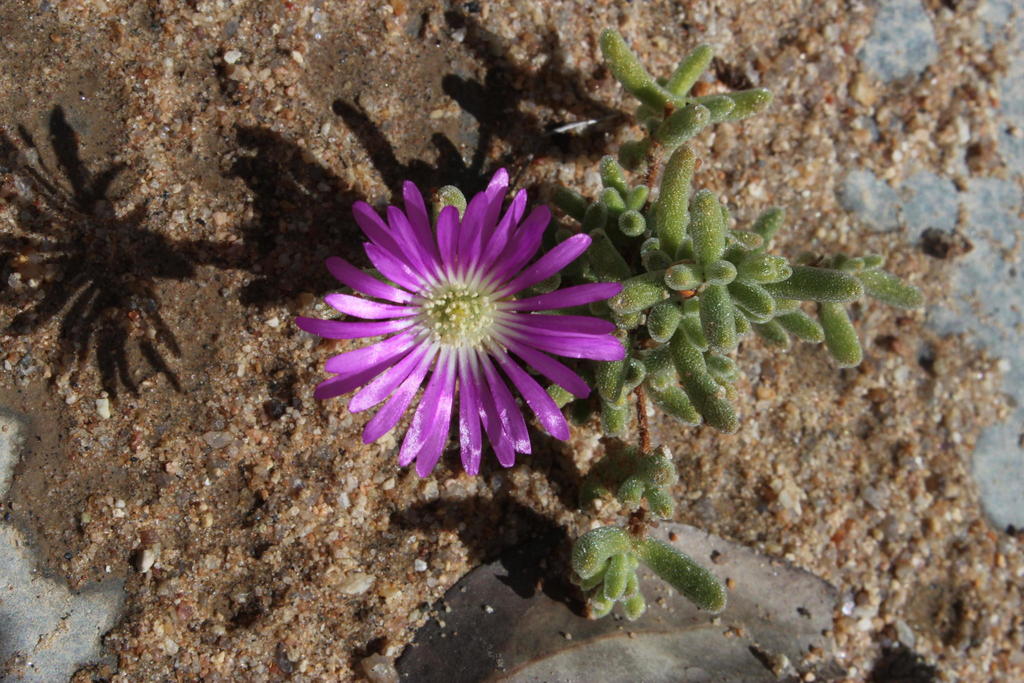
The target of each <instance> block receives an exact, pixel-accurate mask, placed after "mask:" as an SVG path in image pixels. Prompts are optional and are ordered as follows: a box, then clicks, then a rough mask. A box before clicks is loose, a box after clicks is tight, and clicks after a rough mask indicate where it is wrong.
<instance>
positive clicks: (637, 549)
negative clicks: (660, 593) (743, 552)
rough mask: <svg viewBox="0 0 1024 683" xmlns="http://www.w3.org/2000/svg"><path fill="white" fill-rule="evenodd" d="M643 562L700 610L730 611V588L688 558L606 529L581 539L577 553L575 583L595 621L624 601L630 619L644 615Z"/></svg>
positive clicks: (652, 541)
mask: <svg viewBox="0 0 1024 683" xmlns="http://www.w3.org/2000/svg"><path fill="white" fill-rule="evenodd" d="M641 563H642V564H644V565H646V566H647V567H648V568H649V569H650V570H651V571H653V572H654V573H655V574H656V575H657V576H658V577H659V578H661V579H662V580H663V581H665V582H667V583H668V584H669V585H671V586H672V587H673V588H675V589H676V590H677V591H679V592H680V593H681V594H682V595H683V596H684V597H686V598H687V599H688V600H690V601H691V602H693V603H694V604H695V605H697V606H698V607H700V608H701V609H705V610H708V611H709V612H720V611H722V610H723V609H725V603H726V600H727V596H726V592H725V587H724V586H723V585H722V584H721V582H719V580H718V579H717V578H716V577H715V575H714V574H712V573H711V572H710V571H708V570H707V569H705V568H704V567H702V566H700V565H699V564H697V563H696V562H694V561H693V559H692V558H690V557H689V556H688V555H686V554H685V553H683V552H680V551H679V550H677V549H675V548H673V547H672V546H671V545H669V544H668V543H665V542H664V541H659V540H657V539H653V538H645V537H638V536H635V535H633V534H630V533H629V532H627V531H626V530H625V529H620V528H618V527H611V526H605V527H599V528H597V529H593V530H591V531H588V532H587V533H586V534H584V535H583V536H581V537H580V538H579V539H578V540H577V541H576V545H575V546H573V550H572V567H573V581H574V582H575V583H576V584H577V585H578V586H579V587H580V588H581V589H582V590H583V591H584V592H585V593H586V594H587V597H588V604H589V606H590V616H591V617H593V618H595V619H598V618H601V617H603V616H605V615H607V614H608V613H609V612H611V610H612V608H613V607H614V606H615V603H616V602H622V604H623V608H624V610H625V613H626V618H627V619H630V620H633V619H637V618H639V617H640V616H641V615H642V614H643V613H644V611H645V610H646V609H647V603H646V601H645V600H644V596H643V593H641V591H640V581H639V579H638V578H637V573H636V572H637V569H638V568H639V566H640V564H641Z"/></svg>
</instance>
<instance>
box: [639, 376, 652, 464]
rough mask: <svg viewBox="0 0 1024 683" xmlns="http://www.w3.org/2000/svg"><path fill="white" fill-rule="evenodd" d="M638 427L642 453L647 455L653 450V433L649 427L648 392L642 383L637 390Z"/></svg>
mask: <svg viewBox="0 0 1024 683" xmlns="http://www.w3.org/2000/svg"><path fill="white" fill-rule="evenodd" d="M635 393H636V426H637V431H638V432H640V452H641V453H644V454H645V455H646V454H647V453H649V452H650V450H651V433H650V430H649V429H648V426H647V392H646V391H644V385H643V383H642V382H641V383H640V385H639V386H637V388H636V390H635Z"/></svg>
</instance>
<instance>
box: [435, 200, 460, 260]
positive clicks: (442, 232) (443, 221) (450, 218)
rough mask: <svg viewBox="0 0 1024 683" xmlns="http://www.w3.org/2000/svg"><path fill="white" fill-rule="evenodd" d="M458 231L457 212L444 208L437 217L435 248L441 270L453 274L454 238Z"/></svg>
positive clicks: (449, 207) (456, 210)
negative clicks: (439, 255) (438, 255)
mask: <svg viewBox="0 0 1024 683" xmlns="http://www.w3.org/2000/svg"><path fill="white" fill-rule="evenodd" d="M458 231H459V210H458V209H456V208H455V207H454V206H446V207H444V208H443V209H441V213H440V214H438V216H437V248H438V251H439V252H440V254H441V268H442V270H445V271H448V272H454V269H455V267H456V265H457V263H456V258H457V257H456V249H455V238H456V236H457V235H458Z"/></svg>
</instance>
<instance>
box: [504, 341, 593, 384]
mask: <svg viewBox="0 0 1024 683" xmlns="http://www.w3.org/2000/svg"><path fill="white" fill-rule="evenodd" d="M506 345H507V346H508V348H509V350H510V351H512V353H514V354H516V355H517V356H519V357H520V358H522V359H523V360H524V361H526V364H527V365H529V366H530V367H532V368H534V369H535V370H537V371H538V372H540V373H541V374H542V375H544V376H545V377H547V378H548V379H550V380H551V381H552V382H554V383H555V384H557V385H558V386H560V387H562V388H563V389H565V390H566V391H568V392H569V393H570V394H572V395H573V396H577V397H578V398H586V397H587V396H589V395H590V387H589V386H587V383H586V382H584V381H583V378H582V377H580V376H579V375H577V374H576V373H575V372H573V371H572V370H570V369H569V368H568V367H566V366H565V365H564V364H562V363H561V362H559V361H557V360H555V359H554V358H552V357H551V356H548V355H546V354H543V353H541V352H540V351H537V350H535V349H531V348H530V347H529V346H526V345H524V344H519V343H518V342H513V341H511V340H509V341H507V342H506Z"/></svg>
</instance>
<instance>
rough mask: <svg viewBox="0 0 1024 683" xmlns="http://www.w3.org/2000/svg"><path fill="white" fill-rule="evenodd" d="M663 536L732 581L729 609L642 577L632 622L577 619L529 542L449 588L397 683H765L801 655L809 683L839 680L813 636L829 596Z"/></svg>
mask: <svg viewBox="0 0 1024 683" xmlns="http://www.w3.org/2000/svg"><path fill="white" fill-rule="evenodd" d="M670 533H672V534H674V537H675V540H674V541H671V542H672V543H673V544H674V545H675V546H677V547H678V548H680V549H681V550H683V551H684V552H686V553H687V554H689V555H691V556H692V557H694V558H695V559H697V560H698V561H699V562H701V563H703V564H704V565H705V566H707V567H709V568H710V569H711V570H712V571H714V573H715V574H716V575H718V576H719V577H722V578H725V577H728V578H730V579H732V582H733V587H732V588H731V589H730V591H729V604H728V605H727V606H726V608H725V610H724V611H723V612H722V613H721V614H720V615H718V616H712V615H710V614H708V613H707V612H702V611H700V610H699V609H697V608H696V607H694V606H693V604H691V603H690V602H688V601H687V600H686V599H685V598H683V597H682V596H680V595H679V594H678V593H676V592H675V591H674V590H673V589H671V588H670V587H669V586H668V585H667V584H665V583H664V582H662V581H661V580H659V579H657V578H656V577H654V576H653V575H652V574H651V573H650V572H648V571H646V570H645V569H641V572H640V581H641V586H642V590H643V593H644V596H645V598H646V601H647V605H648V608H647V612H646V613H645V614H644V615H643V616H642V617H641V618H639V619H637V620H636V621H632V622H627V621H622V620H621V618H620V617H618V616H614V615H613V616H609V617H606V618H604V619H599V620H596V621H593V620H589V619H585V618H583V617H581V616H579V615H578V614H576V613H575V612H574V611H573V610H571V609H570V608H569V606H568V605H567V600H566V597H567V596H566V594H565V593H564V592H562V591H563V590H564V589H562V588H561V587H560V584H561V582H563V581H564V580H565V577H563V576H560V575H559V576H545V575H543V574H542V573H540V572H541V570H539V567H540V566H541V564H542V561H550V559H551V557H552V556H553V555H552V549H551V546H550V545H545V544H543V543H538V544H536V545H534V546H532V547H526V548H524V549H520V552H519V553H513V554H511V555H510V556H506V557H505V558H504V559H503V560H500V561H498V562H494V563H492V564H489V565H485V566H483V567H480V568H478V569H476V570H474V571H473V572H471V573H470V574H468V575H467V576H465V577H464V578H463V579H462V580H461V581H459V583H457V584H456V585H455V586H454V587H452V589H451V590H450V591H449V592H448V594H447V595H446V596H445V599H444V607H442V609H440V610H439V612H438V618H439V619H440V620H441V621H443V622H444V623H443V625H442V623H441V621H431V622H428V623H427V624H426V625H425V626H424V627H423V628H422V629H420V632H419V633H418V634H417V636H416V640H415V641H414V643H413V644H412V645H410V646H409V648H408V649H407V650H406V651H405V653H403V655H402V656H401V658H400V659H399V660H398V662H397V666H398V672H399V675H400V676H401V679H402V680H407V681H438V680H443V681H446V683H462V682H463V681H466V682H468V681H480V680H503V681H515V682H516V683H526V682H534V681H602V682H606V683H617V682H622V683H626V682H629V683H633V682H634V681H650V682H651V683H655V682H659V681H664V682H665V683H669V682H672V683H675V682H677V681H775V680H778V678H777V675H792V674H793V673H794V671H793V670H792V668H793V667H794V666H795V665H799V664H800V662H801V661H802V659H803V655H804V654H805V653H806V652H807V651H808V648H809V647H815V648H820V649H821V651H822V653H823V655H824V661H822V662H819V663H818V664H817V665H816V668H815V673H816V675H818V677H819V680H835V678H836V677H837V676H839V675H840V674H841V673H842V672H841V669H840V668H839V667H838V666H837V665H836V664H835V663H834V661H833V660H832V659H831V657H830V654H831V650H832V642H831V640H830V639H829V638H828V637H826V636H825V635H823V634H824V633H825V632H827V631H828V630H829V629H831V627H832V612H833V610H834V608H835V605H836V602H837V600H838V596H837V593H836V591H835V589H834V588H832V587H831V586H830V585H829V584H827V583H825V582H824V581H822V580H821V579H819V578H818V577H816V576H814V575H812V574H809V573H807V572H805V571H803V570H800V569H796V568H794V567H791V566H789V565H787V564H786V563H784V562H782V561H780V560H776V559H773V558H770V557H766V556H764V555H761V554H758V553H756V552H754V551H753V550H751V549H750V548H747V547H746V546H743V545H741V544H739V543H734V542H732V541H727V540H725V539H722V538H719V537H717V536H711V535H709V534H707V533H705V532H703V531H701V530H699V529H696V528H694V527H691V526H686V525H684V524H674V523H662V524H661V525H660V526H659V527H658V528H657V529H655V530H653V531H652V535H653V536H656V537H658V538H661V539H662V540H668V539H669V534H670ZM713 553H716V554H715V555H714V557H715V558H716V559H715V560H714V561H712V559H711V558H712V554H713ZM538 586H543V590H538ZM552 596H554V597H552ZM559 596H561V599H557V598H558V597H559ZM482 606H484V607H483V608H482ZM488 608H489V609H488ZM617 609H621V608H617ZM733 627H735V630H734V629H733ZM466 653H472V654H470V655H468V656H467V654H466ZM441 672H443V673H441ZM804 672H806V669H804V670H803V671H801V673H804Z"/></svg>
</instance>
